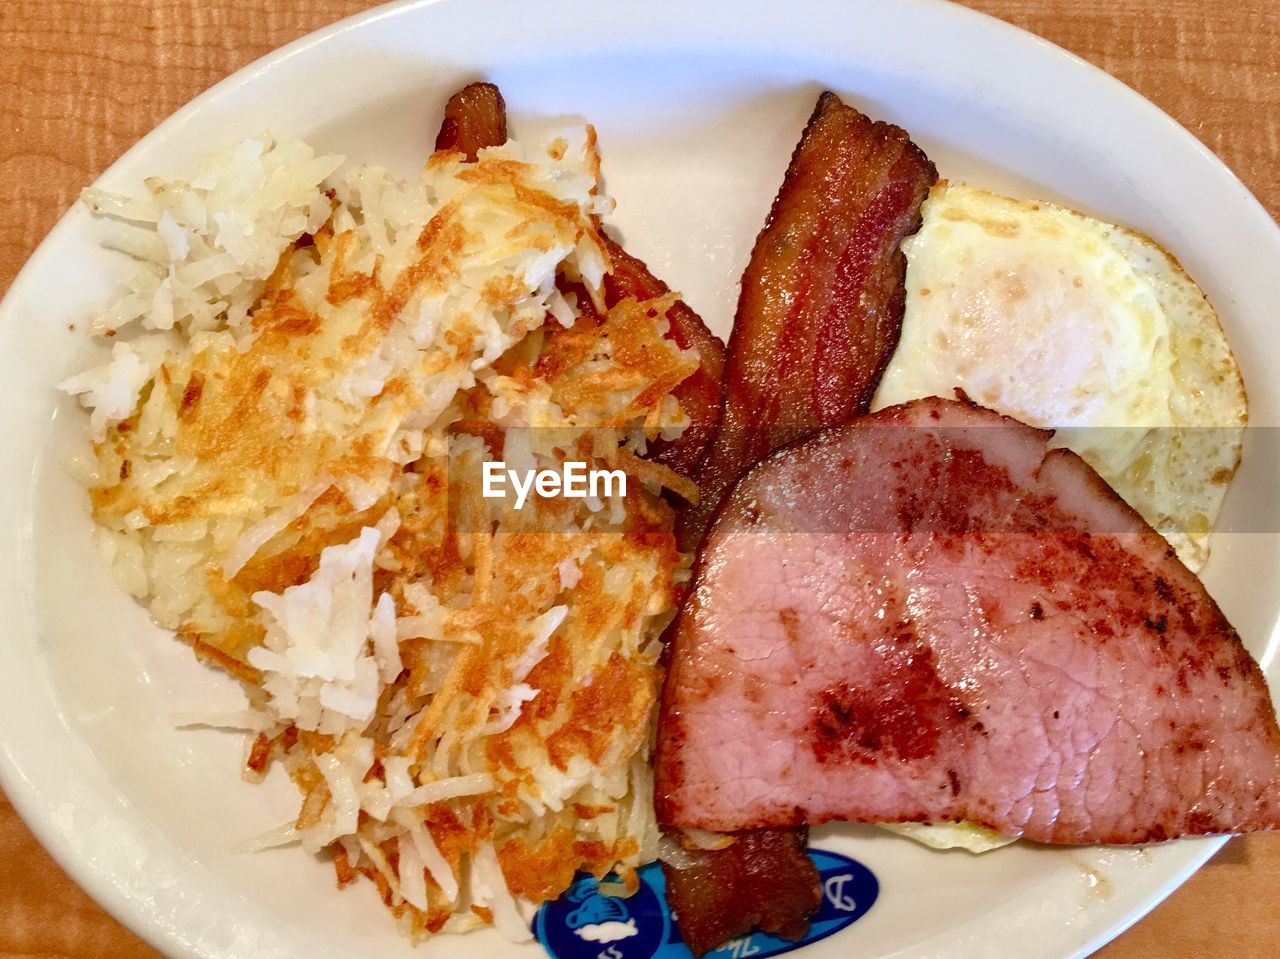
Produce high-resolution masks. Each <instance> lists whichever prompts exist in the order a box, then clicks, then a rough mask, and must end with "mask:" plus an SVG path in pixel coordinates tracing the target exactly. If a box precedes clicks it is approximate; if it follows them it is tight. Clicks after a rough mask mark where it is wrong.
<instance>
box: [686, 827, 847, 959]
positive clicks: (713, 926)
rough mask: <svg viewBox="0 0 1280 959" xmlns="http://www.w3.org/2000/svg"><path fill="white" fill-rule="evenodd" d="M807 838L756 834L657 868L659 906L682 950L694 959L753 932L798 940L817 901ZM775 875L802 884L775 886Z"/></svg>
mask: <svg viewBox="0 0 1280 959" xmlns="http://www.w3.org/2000/svg"><path fill="white" fill-rule="evenodd" d="M807 839H808V831H807V830H805V829H758V830H755V831H753V832H749V833H743V834H742V835H741V836H739V837H738V839H737V840H736V841H735V842H734V843H733V845H731V846H727V847H725V848H724V849H721V850H718V851H716V852H710V851H696V852H686V853H685V855H684V859H685V860H686V861H685V862H683V863H682V865H683V867H684V868H681V869H677V868H675V867H674V866H672V865H671V864H670V863H663V865H662V871H663V874H664V875H665V876H666V880H667V901H668V902H669V903H670V904H671V908H672V910H673V911H674V912H675V914H676V916H677V921H678V923H679V926H680V936H681V938H682V939H684V942H685V945H687V946H688V947H689V951H690V952H692V953H693V954H694V955H695V956H701V955H702V954H703V953H705V952H709V951H710V950H712V949H714V948H715V947H716V946H718V945H720V944H721V943H722V942H726V941H728V940H729V939H734V938H736V937H738V936H742V935H745V934H746V933H749V932H750V931H751V930H752V929H755V928H757V927H758V928H760V929H762V930H763V931H765V932H767V933H770V934H772V935H775V936H777V937H778V938H780V939H791V940H797V939H802V938H803V937H804V934H805V932H806V931H808V928H809V922H808V919H807V918H806V917H807V916H809V915H811V914H812V913H813V911H814V910H815V909H817V907H818V905H819V904H820V902H821V897H822V889H821V886H820V883H819V877H818V871H817V869H815V868H814V866H813V862H812V861H811V860H810V859H809V857H808V856H807V855H806V854H805V843H806V841H807ZM778 870H782V871H783V872H784V873H785V874H787V875H802V876H806V877H807V879H806V881H805V882H799V883H793V884H789V885H786V886H783V887H779V885H778V882H777V879H776V874H777V871H778Z"/></svg>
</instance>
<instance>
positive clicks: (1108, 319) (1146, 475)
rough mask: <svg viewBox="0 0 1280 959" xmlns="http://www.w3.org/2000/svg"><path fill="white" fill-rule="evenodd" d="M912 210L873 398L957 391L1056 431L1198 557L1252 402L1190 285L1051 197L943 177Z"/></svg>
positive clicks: (1169, 261)
mask: <svg viewBox="0 0 1280 959" xmlns="http://www.w3.org/2000/svg"><path fill="white" fill-rule="evenodd" d="M922 215H923V224H922V226H921V229H920V230H919V232H917V233H916V234H915V235H914V236H912V237H909V238H908V239H907V240H906V241H905V242H904V243H903V251H904V252H905V253H906V256H907V262H908V267H907V306H906V316H905V319H904V322H903V327H902V339H901V341H900V343H899V345H898V348H897V351H896V352H895V354H894V357H893V359H892V361H891V362H890V364H889V367H888V369H887V370H886V372H885V375H884V378H883V380H882V381H881V383H880V387H879V389H878V391H877V393H876V396H875V399H874V402H873V407H872V408H873V409H881V408H883V407H885V406H891V405H894V404H896V403H901V402H905V401H907V400H912V399H917V398H919V397H922V396H951V395H953V393H954V390H955V388H957V387H959V388H961V389H963V390H964V391H965V392H966V393H967V394H968V395H969V396H970V398H972V399H973V400H974V401H975V402H977V403H980V404H981V405H983V406H987V407H990V408H992V409H995V410H998V411H1000V412H1002V413H1006V414H1008V415H1010V416H1013V417H1015V418H1017V419H1019V420H1022V421H1023V422H1026V423H1029V424H1031V425H1033V426H1043V427H1051V428H1053V429H1055V430H1057V434H1056V436H1055V444H1056V445H1061V446H1066V447H1069V448H1070V449H1073V450H1075V451H1076V452H1077V453H1079V454H1080V455H1081V456H1082V457H1084V459H1085V460H1086V461H1087V462H1088V463H1089V464H1090V465H1091V466H1093V467H1094V469H1096V470H1097V471H1098V472H1099V474H1101V476H1102V477H1103V478H1104V479H1105V480H1106V481H1107V482H1108V483H1109V484H1110V485H1111V486H1112V488H1113V489H1115V490H1116V492H1117V493H1118V494H1119V495H1120V496H1121V497H1123V498H1124V499H1125V500H1126V501H1127V502H1128V503H1129V504H1130V505H1131V506H1133V507H1134V508H1135V509H1136V510H1138V512H1139V513H1141V514H1142V516H1143V517H1144V518H1145V519H1146V520H1147V521H1148V522H1149V523H1150V524H1151V525H1152V526H1153V527H1155V528H1156V529H1157V530H1159V531H1160V532H1161V533H1162V534H1163V535H1164V536H1165V538H1166V539H1168V540H1169V542H1170V543H1171V544H1172V545H1173V546H1174V547H1175V549H1177V551H1178V555H1179V557H1180V558H1181V559H1182V561H1183V562H1184V563H1186V564H1187V565H1188V566H1189V567H1191V568H1192V569H1197V570H1198V569H1200V568H1201V567H1202V566H1203V565H1204V563H1205V561H1206V560H1207V558H1208V537H1209V532H1210V530H1211V529H1212V526H1213V523H1214V521H1215V519H1216V517H1217V515H1218V512H1219V510H1220V509H1221V506H1222V501H1223V498H1224V496H1225V494H1226V490H1227V485H1228V483H1229V482H1230V480H1231V477H1232V475H1233V474H1234V472H1235V470H1236V467H1237V465H1238V463H1239V452H1240V444H1241V440H1242V438H1243V428H1244V424H1245V421H1246V418H1247V413H1246V402H1245V394H1244V385H1243V383H1242V381H1241V378H1240V372H1239V369H1238V367H1237V366H1236V363H1235V360H1234V358H1233V357H1232V355H1231V350H1230V347H1229V346H1228V344H1227V341H1226V337H1225V335H1224V334H1223V331H1222V327H1221V325H1220V324H1219V322H1218V317H1217V314H1216V313H1215V312H1214V310H1213V307H1212V306H1210V305H1209V303H1208V301H1207V300H1206V299H1205V297H1204V294H1203V293H1202V292H1201V291H1200V289H1199V287H1197V286H1196V284H1195V283H1194V281H1192V280H1191V278H1190V277H1189V276H1187V274H1186V272H1185V271H1184V270H1183V269H1182V268H1181V266H1180V265H1179V264H1178V262H1177V261H1176V260H1175V259H1174V258H1173V257H1172V256H1171V255H1170V254H1169V253H1168V252H1167V251H1165V250H1164V249H1163V248H1162V247H1161V246H1160V245H1159V244H1157V243H1156V242H1155V241H1153V240H1151V239H1150V238H1148V237H1145V236H1142V235H1141V234H1138V233H1136V232H1133V231H1130V230H1126V229H1123V228H1121V227H1117V226H1113V225H1111V224H1108V223H1104V222H1102V221H1100V220H1097V219H1094V218H1092V217H1088V216H1085V215H1083V214H1081V213H1077V212H1075V211H1072V210H1068V209H1065V208H1063V207H1059V206H1056V205H1054V204H1051V203H1045V202H1030V201H1023V200H1015V199H1012V198H1009V197H1003V196H998V195H996V194H993V193H989V192H987V191H985V190H981V189H978V188H976V187H971V186H968V185H965V184H962V183H947V182H945V181H942V182H940V183H939V184H938V185H937V186H935V187H934V189H933V190H932V192H931V193H930V195H929V197H928V199H927V200H926V201H925V204H924V206H923V208H922Z"/></svg>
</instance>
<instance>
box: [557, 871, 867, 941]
mask: <svg viewBox="0 0 1280 959" xmlns="http://www.w3.org/2000/svg"><path fill="white" fill-rule="evenodd" d="M809 856H810V858H812V859H813V861H814V864H815V865H816V866H817V867H818V873H819V875H820V876H821V877H822V905H821V906H819V907H818V912H817V914H816V915H815V916H814V917H813V919H812V921H811V922H810V925H809V932H808V934H807V935H806V936H805V937H804V938H803V939H802V940H800V941H799V942H787V941H786V940H784V939H778V938H776V937H774V936H768V935H765V934H764V933H762V932H754V933H752V934H751V935H749V936H742V937H741V938H738V939H734V940H731V941H730V942H727V943H725V944H724V945H723V946H721V947H720V948H719V949H716V950H715V951H713V952H709V953H707V955H708V956H714V957H717V959H745V957H747V956H750V957H752V959H767V957H768V956H776V955H778V954H779V953H783V952H790V951H791V950H792V949H799V948H800V947H801V946H804V945H808V944H809V943H811V942H816V941H817V940H819V939H825V938H826V937H827V936H829V935H831V934H832V933H835V932H839V931H840V930H841V929H843V928H844V927H845V926H847V925H849V924H850V923H852V922H854V921H856V920H858V919H861V918H862V917H863V916H864V915H866V913H867V910H868V909H870V908H871V906H872V905H873V904H874V903H875V901H876V897H877V896H878V895H879V894H880V884H879V883H878V882H876V877H875V875H874V874H873V873H872V872H871V870H870V869H868V868H867V867H866V866H864V865H863V864H862V863H860V862H858V861H857V860H855V859H850V858H848V857H847V856H841V855H839V854H838V853H833V852H827V851H826V850H822V849H811V850H809ZM640 880H641V882H640V888H639V889H638V890H636V893H635V895H633V896H630V897H629V898H627V899H621V898H618V897H617V896H604V895H601V894H600V892H599V890H598V885H599V883H598V882H597V881H596V879H595V878H593V877H591V876H580V877H579V878H578V879H577V881H576V882H574V884H573V885H572V886H570V887H569V889H568V891H567V892H565V894H564V895H563V896H561V897H560V898H559V899H557V900H556V901H555V902H549V903H547V904H546V905H544V906H543V907H542V908H541V909H540V910H538V918H537V919H536V920H535V922H534V932H535V933H536V934H537V936H538V941H539V942H541V943H542V945H543V946H544V947H545V948H546V950H547V952H549V953H550V954H551V955H552V956H554V957H555V959H691V956H692V953H690V952H689V950H688V948H687V947H686V946H685V944H684V943H683V942H682V941H681V940H680V932H679V930H678V929H676V924H675V923H674V922H672V920H671V913H670V911H669V910H668V909H667V898H666V883H665V882H664V881H663V877H662V868H661V867H660V866H659V865H658V864H657V863H650V864H649V865H647V866H645V867H644V868H643V869H641V870H640Z"/></svg>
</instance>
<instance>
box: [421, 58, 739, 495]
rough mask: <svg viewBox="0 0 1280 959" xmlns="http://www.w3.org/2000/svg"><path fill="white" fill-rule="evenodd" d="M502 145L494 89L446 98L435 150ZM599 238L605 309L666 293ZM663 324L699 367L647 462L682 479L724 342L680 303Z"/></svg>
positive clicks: (502, 111)
mask: <svg viewBox="0 0 1280 959" xmlns="http://www.w3.org/2000/svg"><path fill="white" fill-rule="evenodd" d="M506 141H507V114H506V104H505V102H504V101H503V99H502V93H501V92H500V91H499V90H498V88H497V87H496V86H494V85H493V84H492V83H472V84H469V85H467V86H465V87H463V88H462V89H461V90H459V91H458V92H457V93H455V94H454V95H453V96H451V97H450V98H449V102H448V103H447V104H446V105H445V111H444V121H443V122H442V123H441V124H440V133H439V135H438V136H437V137H436V149H437V150H457V151H459V152H461V153H463V154H465V155H466V157H467V159H469V160H475V159H476V154H477V153H478V152H479V151H480V150H482V149H484V148H485V147H491V146H500V145H502V144H503V143H505V142H506ZM600 235H601V238H602V239H603V241H604V245H605V249H606V250H607V252H608V254H609V258H610V260H611V261H612V268H611V271H610V273H609V274H608V275H607V276H606V277H605V297H606V301H607V305H608V306H610V307H612V306H614V305H616V304H617V303H618V302H619V301H620V300H624V299H626V298H627V297H629V296H630V297H634V298H635V299H637V300H651V299H654V298H656V297H659V296H665V295H666V294H667V293H669V292H670V288H669V287H668V286H667V284H665V283H663V282H662V280H660V279H658V278H657V277H656V276H654V275H653V274H652V273H651V272H650V271H649V268H648V267H647V266H645V264H644V261H642V260H640V259H638V258H637V257H634V256H632V255H631V254H629V253H627V252H626V250H624V249H623V248H622V247H621V246H620V245H619V244H618V243H617V242H615V241H614V240H612V239H611V238H609V237H608V236H605V234H604V232H603V230H602V231H601V234H600ZM667 320H668V321H669V323H670V324H671V329H670V332H669V333H668V334H667V336H668V338H669V339H671V340H673V341H674V342H675V344H676V345H677V346H679V347H680V348H681V349H689V350H693V351H694V352H695V353H697V354H698V359H699V360H700V361H701V366H700V368H699V369H698V371H697V372H695V373H693V374H692V375H691V376H689V377H688V378H687V379H685V380H684V382H682V383H681V384H680V385H679V386H678V387H677V388H676V389H675V391H674V393H675V397H676V399H678V400H679V401H680V406H681V407H682V408H683V409H684V411H685V412H686V413H687V414H688V416H689V420H690V423H689V426H688V428H687V429H685V431H684V433H682V434H681V435H680V437H679V438H678V439H675V440H671V441H669V442H661V441H660V442H656V443H653V444H651V445H650V453H649V458H650V459H653V460H656V461H658V462H660V463H663V464H664V465H666V466H669V467H670V468H671V469H673V470H675V471H676V472H677V473H680V474H682V475H684V476H692V475H693V474H694V472H695V470H696V469H697V466H698V464H699V462H701V460H702V457H703V453H704V452H705V450H706V448H707V444H708V443H709V442H710V441H711V437H712V435H714V433H715V430H716V425H717V424H718V423H719V422H720V378H721V376H722V375H723V372H724V344H723V343H722V342H720V339H719V338H718V337H717V336H716V335H715V334H713V333H712V332H711V331H710V330H708V329H707V327H706V324H705V323H703V322H702V318H701V317H700V316H698V314H697V313H695V312H694V311H693V310H692V309H690V307H689V306H688V304H686V303H685V302H684V301H679V302H677V303H676V304H675V305H674V306H673V307H671V309H670V310H669V311H668V312H667Z"/></svg>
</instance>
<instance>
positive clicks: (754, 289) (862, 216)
mask: <svg viewBox="0 0 1280 959" xmlns="http://www.w3.org/2000/svg"><path fill="white" fill-rule="evenodd" d="M936 179H937V170H936V169H934V166H933V164H932V163H930V162H929V159H928V158H927V157H926V156H925V155H924V154H923V153H922V152H921V151H920V149H919V148H918V147H916V145H915V144H914V143H912V142H911V140H910V138H909V137H908V136H907V134H906V133H905V132H904V131H902V130H900V129H899V128H898V127H895V126H890V125H889V124H885V123H874V122H872V121H871V120H869V119H868V118H867V117H865V116H863V115H862V114H861V113H859V112H858V111H857V110H855V109H853V108H852V107H849V106H846V105H845V104H844V103H842V102H841V101H840V98H839V97H837V96H836V95H835V94H833V93H824V94H823V95H822V96H821V97H819V98H818V105H817V107H816V109H815V110H814V113H813V116H812V117H811V118H810V120H809V124H808V126H807V127H806V128H805V131H804V134H803V135H802V136H801V138H800V143H799V145H798V146H797V147H796V150H795V153H794V154H793V155H792V158H791V166H790V167H789V169H788V170H787V174H786V177H785V179H784V180H783V183H782V189H781V190H780V191H779V192H778V196H777V198H776V199H775V200H774V203H773V209H772V210H771V211H770V213H769V218H768V220H767V221H766V222H765V226H764V229H763V230H762V231H761V233H760V236H759V237H758V238H757V240H756V244H755V248H754V249H753V250H752V252H751V261H750V263H749V264H748V266H747V269H746V272H745V273H744V274H743V277H742V294H741V297H740V298H739V300H738V313H737V317H736V319H735V322H734V326H733V333H732V334H731V336H730V338H729V352H728V360H727V365H726V369H725V382H724V388H723V389H724V393H723V399H722V406H721V419H720V424H719V430H718V433H717V435H716V437H715V439H714V441H713V443H712V446H711V448H710V450H709V452H708V454H707V456H706V458H705V459H704V461H703V463H702V466H701V468H700V470H699V473H698V486H699V488H700V491H701V494H702V498H701V501H700V502H699V503H698V504H697V505H695V506H690V507H687V508H685V509H684V510H683V511H682V512H681V516H680V522H679V527H678V536H679V539H680V545H681V548H683V549H693V548H695V547H697V546H698V545H699V543H700V542H701V540H702V537H703V534H704V533H705V531H706V529H707V527H708V525H709V524H710V522H711V520H712V518H713V516H714V515H715V511H716V509H717V507H718V506H719V504H720V501H721V499H723V498H724V496H725V495H726V494H727V493H728V492H729V491H730V490H731V489H732V488H733V485H734V483H735V482H736V481H737V479H738V477H739V476H741V475H742V474H743V473H744V472H745V471H746V470H747V469H748V468H749V467H751V466H752V465H753V464H754V463H755V462H756V461H757V460H758V459H760V458H761V457H763V456H765V455H766V454H768V453H769V452H771V451H772V450H774V449H777V448H778V447H779V446H782V445H784V444H785V443H788V442H791V441H793V440H797V439H800V438H802V437H804V436H807V435H809V434H810V433H813V432H815V431H817V430H818V429H821V428H822V427H826V426H831V425H835V424H838V423H842V422H844V421H845V420H848V419H850V418H851V417H853V416H857V415H858V414H861V413H865V412H866V411H867V408H868V405H869V404H870V402H871V397H872V394H873V393H874V392H875V388H876V384H877V383H878V382H879V380H880V375H881V373H882V372H883V371H884V367H885V365H886V364H887V363H888V361H889V358H890V356H891V355H892V354H893V350H894V347H895V346H896V345H897V342H898V334H899V332H900V331H901V327H902V314H903V310H904V309H905V302H906V299H905V277H906V259H905V257H904V256H903V255H902V253H901V251H900V250H899V245H900V244H901V243H902V240H903V238H904V237H905V236H907V235H908V234H910V233H913V232H914V231H915V230H916V229H917V228H918V227H919V225H920V204H921V203H922V202H923V200H924V197H925V194H926V193H927V192H928V190H929V187H930V186H931V185H932V184H933V183H934V181H935V180H936ZM660 772H661V770H660ZM658 798H659V801H660V803H661V801H662V798H663V797H661V796H659V797H658ZM766 833H767V835H769V836H771V837H776V836H790V839H789V841H788V842H786V843H784V842H781V841H779V840H777V839H772V840H770V841H759V842H750V843H749V844H747V845H745V846H744V845H742V839H741V838H740V839H739V841H738V842H736V843H735V844H734V845H732V846H729V847H728V848H727V849H724V850H720V851H717V852H708V853H704V854H701V855H700V858H701V861H700V862H699V863H698V865H697V866H696V867H694V868H690V869H686V870H683V871H681V872H678V873H669V874H668V877H667V898H668V900H669V901H670V902H671V903H672V905H673V907H674V908H676V910H677V912H678V913H679V917H680V918H679V925H680V929H681V932H682V933H683V934H684V936H685V939H686V941H689V940H690V939H693V940H694V941H696V942H698V943H699V944H702V945H703V946H704V948H711V947H712V946H715V945H718V944H719V942H722V941H723V938H722V939H720V940H719V941H716V942H713V941H711V940H712V937H713V936H715V935H720V934H723V937H724V938H728V937H730V936H732V935H737V934H739V932H741V931H745V930H747V929H750V928H751V927H752V925H753V924H754V923H755V922H757V921H759V919H760V915H759V914H758V913H757V910H756V909H755V907H754V906H753V905H752V904H753V903H755V902H772V903H775V904H776V905H775V907H774V909H773V911H772V912H770V913H769V914H768V917H767V918H768V919H769V921H770V922H773V923H775V924H777V925H778V926H779V927H780V928H781V927H794V928H798V929H799V930H800V933H801V934H803V931H804V929H805V928H806V927H807V924H808V917H809V916H810V915H811V914H812V913H813V911H814V910H815V909H816V908H817V906H818V900H817V899H816V898H810V897H808V896H807V891H808V890H810V889H811V888H812V884H813V881H814V875H815V873H814V868H813V864H812V863H811V862H810V860H809V859H808V858H807V857H806V856H804V855H800V856H796V855H795V854H794V852H793V850H794V847H795V845H796V844H797V843H798V845H799V846H800V848H801V849H803V845H804V841H803V838H802V837H799V838H798V834H788V833H787V832H786V831H766V832H761V833H755V832H748V833H741V834H739V835H740V836H747V837H750V836H753V835H765V834H766ZM735 850H737V851H736V852H735ZM744 858H745V859H749V860H750V863H749V867H748V866H747V865H746V864H745V863H744ZM744 875H750V876H752V877H754V878H753V879H752V881H751V883H749V884H748V883H744V881H743V879H742V877H743V876H744ZM717 887H718V888H720V889H722V891H723V892H722V896H721V897H720V898H711V897H709V896H707V895H705V894H704V893H703V892H702V890H704V889H708V888H717ZM679 903H683V904H684V905H683V907H682V906H680V905H679Z"/></svg>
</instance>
